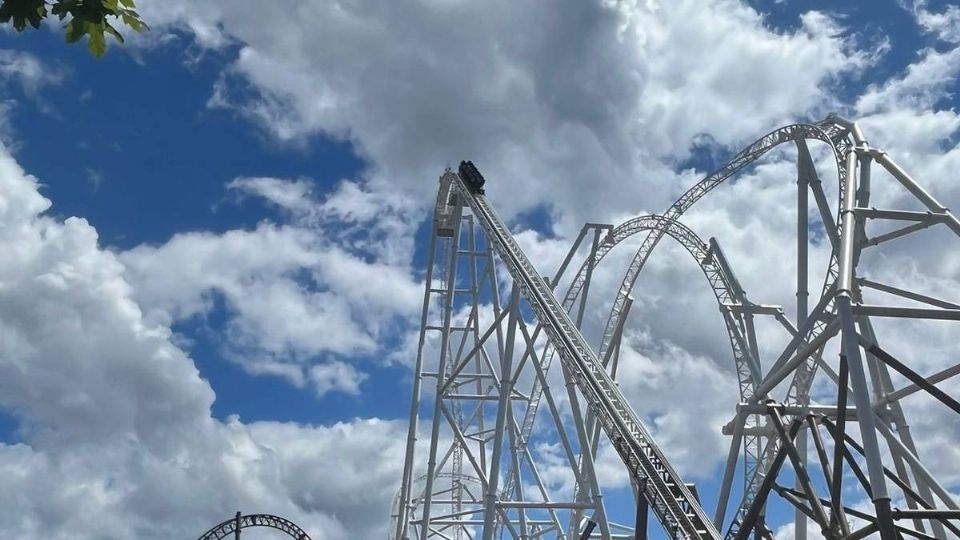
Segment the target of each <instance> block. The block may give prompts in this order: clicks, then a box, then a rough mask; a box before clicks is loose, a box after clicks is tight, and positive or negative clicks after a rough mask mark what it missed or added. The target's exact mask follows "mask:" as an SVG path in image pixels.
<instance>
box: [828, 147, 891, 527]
mask: <svg viewBox="0 0 960 540" xmlns="http://www.w3.org/2000/svg"><path fill="white" fill-rule="evenodd" d="M856 170H857V152H856V151H854V150H851V151H850V152H849V153H848V154H847V185H846V189H845V193H844V196H843V209H842V211H841V231H840V275H839V277H838V280H837V281H838V286H837V296H836V306H837V313H838V315H839V317H840V325H841V340H842V345H841V346H842V350H843V354H844V356H846V357H847V362H848V364H849V367H850V382H851V384H852V386H853V400H854V403H855V404H856V407H857V417H858V419H859V424H860V436H861V437H862V439H863V446H864V455H865V457H866V458H867V473H868V475H869V477H870V489H871V492H872V497H871V498H872V499H873V504H874V507H875V508H876V512H877V524H878V525H879V528H880V537H881V538H882V539H883V540H895V539H896V538H897V535H896V530H895V528H894V524H893V515H892V513H891V508H890V495H889V494H888V493H887V483H886V478H884V475H883V462H882V460H881V456H880V444H879V441H878V440H877V423H876V422H875V421H874V415H873V406H872V403H871V402H870V390H869V388H868V387H867V378H866V374H865V372H864V366H863V357H862V356H861V354H860V342H859V336H858V334H857V328H856V324H855V322H854V319H853V310H852V308H851V300H852V296H853V271H854V267H855V265H856V262H855V259H854V257H855V246H854V243H855V241H856V238H857V225H858V224H857V216H856V213H855V212H854V207H855V206H854V205H855V198H856V189H857V185H856V184H857V182H856V178H857V175H856Z"/></svg>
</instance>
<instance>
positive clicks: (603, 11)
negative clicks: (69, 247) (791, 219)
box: [144, 0, 874, 232]
mask: <svg viewBox="0 0 960 540" xmlns="http://www.w3.org/2000/svg"><path fill="white" fill-rule="evenodd" d="M144 9H145V10H146V13H145V16H146V17H147V18H149V19H150V20H151V21H155V23H156V26H158V27H159V28H163V26H162V25H163V24H169V25H171V26H172V27H174V28H185V29H194V30H196V36H197V40H198V43H200V44H205V45H207V46H217V44H219V43H224V42H231V43H236V44H237V47H238V48H239V52H238V54H237V57H236V60H235V61H234V62H233V63H232V65H231V66H230V67H229V68H228V69H226V70H225V71H224V73H223V76H222V78H221V80H220V82H219V83H218V85H217V87H216V88H215V89H214V92H213V99H212V101H211V104H212V105H214V106H219V107H230V108H232V109H234V110H236V111H238V112H240V113H241V114H243V115H245V116H247V117H249V118H250V119H251V120H252V121H253V122H255V123H256V124H258V125H260V126H261V127H262V128H263V129H265V130H267V131H268V132H269V133H271V134H273V136H274V137H276V138H277V139H279V140H288V141H291V140H301V139H303V138H304V137H309V136H311V135H314V134H323V135H326V136H332V137H337V138H343V139H347V140H349V141H350V142H351V143H353V145H354V148H355V149H356V151H357V152H358V154H359V155H361V156H362V157H363V158H364V159H365V160H366V162H367V164H368V170H367V172H366V174H365V176H366V177H367V179H368V180H369V181H370V182H371V185H372V186H373V189H375V190H378V191H380V192H383V193H396V192H397V191H402V192H403V193H405V194H412V195H413V196H414V197H415V200H417V201H427V200H428V199H429V198H430V192H431V191H432V190H433V189H434V187H433V186H434V184H433V182H432V179H434V178H436V176H437V175H438V173H439V172H440V170H441V168H442V167H443V165H444V164H451V163H456V162H457V161H458V160H459V159H462V158H471V159H473V160H474V161H475V162H477V163H478V165H479V166H480V167H481V169H482V170H483V171H485V172H486V173H487V174H488V177H489V178H490V179H491V189H490V190H489V193H490V194H491V196H492V197H493V198H494V200H495V201H496V203H497V204H498V207H499V208H500V209H501V210H502V211H504V212H505V213H506V214H507V215H508V216H509V215H512V214H514V213H516V212H518V211H520V210H523V209H527V208H533V207H537V206H540V205H546V206H548V207H551V208H554V209H556V211H557V213H558V215H559V217H561V218H564V216H566V218H565V219H562V221H561V225H565V226H566V227H567V228H569V227H579V222H581V221H583V220H584V219H593V220H596V219H599V218H602V217H605V216H607V215H610V214H611V213H612V214H622V213H630V214H632V213H635V212H638V211H640V210H648V211H655V210H658V209H660V208H662V207H663V206H664V205H665V204H666V203H667V202H668V201H669V199H670V196H671V195H672V194H673V192H675V191H676V190H678V189H681V188H682V187H684V186H683V185H678V184H676V175H675V174H674V173H673V172H672V167H671V163H673V162H674V161H675V160H677V159H682V158H683V157H684V156H685V155H686V154H687V152H688V150H689V149H690V147H691V144H692V143H693V142H694V140H695V138H697V137H702V136H703V135H705V134H706V135H709V136H711V137H713V139H714V140H716V141H718V142H719V143H720V144H729V143H732V142H734V141H740V140H742V139H743V138H744V137H750V136H752V135H754V134H756V133H758V132H760V131H762V130H764V129H767V128H768V127H770V126H771V125H774V124H777V123H779V122H781V121H783V120H786V119H788V118H794V117H798V116H808V115H821V114H823V113H824V112H825V111H826V110H828V109H829V108H830V107H831V106H833V105H834V99H833V98H832V97H831V92H830V89H831V88H833V87H834V86H835V84H836V83H837V82H838V81H839V80H840V79H843V78H844V77H850V76H855V75H856V73H857V72H859V70H861V69H862V68H863V67H864V66H865V65H866V64H868V63H870V62H871V61H873V60H874V57H873V56H871V55H869V54H867V53H864V52H862V51H859V50H858V49H857V43H856V42H855V41H854V40H853V39H851V38H849V37H847V36H846V35H845V32H844V31H843V28H842V27H841V26H840V25H839V23H838V22H836V21H834V20H833V19H831V18H830V17H828V16H827V15H824V14H822V13H817V12H810V13H807V14H805V15H804V17H803V19H802V24H801V26H800V28H798V29H797V30H795V31H791V32H776V31H774V30H772V29H770V28H769V27H768V26H767V25H765V24H764V21H763V18H762V16H761V15H760V14H758V13H757V12H756V11H755V10H753V9H752V8H749V7H747V6H744V5H742V4H740V3H738V2H733V1H729V0H716V1H711V2H708V3H703V2H670V3H669V5H667V4H663V5H661V4H659V3H648V2H564V3H562V5H550V6H547V5H543V4H538V3H535V2H533V3H528V2H521V3H516V2H506V3H500V4H498V3H494V4H490V3H485V4H482V5H481V4H472V3H462V2H454V3H440V4H437V3H419V2H400V3H397V2H375V3H372V4H371V3H368V2H346V3H337V4H324V3H309V4H297V5H288V4H269V5H264V4H263V3H261V2H210V3H205V6H204V8H203V9H202V10H187V9H186V8H184V7H183V6H181V5H180V4H178V3H176V2H174V3H172V4H171V5H169V6H167V5H164V6H159V5H158V6H145V7H144ZM468 21H469V22H468ZM467 28H469V30H467ZM197 29H199V30H197ZM213 29H215V31H216V32H219V35H220V36H221V37H222V39H213V40H211V39H210V38H209V35H210V32H211V31H213ZM280 36H282V39H281V38H280ZM796 65H803V66H804V69H802V70H798V69H795V66H796ZM745 88H748V89H749V91H744V89H745ZM613 191H615V192H619V193H620V195H621V196H620V197H616V198H610V197H607V196H606V194H608V193H610V192H613ZM567 232H569V231H567Z"/></svg>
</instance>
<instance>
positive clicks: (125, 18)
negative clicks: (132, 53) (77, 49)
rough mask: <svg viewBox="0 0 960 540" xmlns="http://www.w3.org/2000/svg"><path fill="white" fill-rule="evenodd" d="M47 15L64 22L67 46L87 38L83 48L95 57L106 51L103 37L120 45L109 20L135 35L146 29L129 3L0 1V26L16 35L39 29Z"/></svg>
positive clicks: (116, 0) (130, 0)
mask: <svg viewBox="0 0 960 540" xmlns="http://www.w3.org/2000/svg"><path fill="white" fill-rule="evenodd" d="M50 15H56V16H57V17H59V19H60V20H61V21H63V20H66V21H67V23H66V25H65V26H64V30H65V32H64V33H65V36H66V38H67V43H76V42H77V41H80V39H81V38H83V36H88V40H87V48H88V49H90V52H91V53H93V55H94V56H96V57H98V58H99V57H100V56H103V53H105V52H106V51H107V41H106V34H110V35H112V36H113V37H114V39H116V40H117V41H119V42H120V43H123V36H122V35H121V34H120V32H119V31H117V29H116V28H115V27H114V26H113V25H112V24H111V23H110V21H111V20H112V21H113V22H116V21H117V20H119V21H121V22H122V23H123V24H124V25H126V26H128V27H130V28H131V29H133V30H134V31H135V32H142V31H144V30H149V27H148V26H147V24H146V23H144V22H143V21H142V20H141V19H140V14H139V13H137V12H136V6H135V5H134V1H133V0H0V23H3V24H6V23H12V24H13V28H14V29H15V30H16V31H18V32H22V31H23V30H24V29H26V27H27V25H30V26H32V27H33V28H40V24H41V23H42V22H43V19H45V18H47V17H48V16H50Z"/></svg>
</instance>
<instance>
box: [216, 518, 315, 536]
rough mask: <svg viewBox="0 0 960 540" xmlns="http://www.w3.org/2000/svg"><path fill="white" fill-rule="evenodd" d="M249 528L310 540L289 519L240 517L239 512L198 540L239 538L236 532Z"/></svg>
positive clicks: (304, 532)
mask: <svg viewBox="0 0 960 540" xmlns="http://www.w3.org/2000/svg"><path fill="white" fill-rule="evenodd" d="M250 527H263V528H267V529H275V530H278V531H281V532H283V533H286V535H287V536H289V537H290V538H294V539H295V540H310V535H308V534H307V533H306V531H304V530H303V529H301V528H300V527H299V526H297V524H296V523H294V522H292V521H290V520H289V519H284V518H282V517H280V516H274V515H271V514H247V515H241V514H240V513H239V512H238V513H237V515H236V517H233V518H230V519H228V520H226V521H224V522H223V523H220V524H218V525H216V526H215V527H213V528H211V529H210V530H209V531H207V532H205V533H203V535H201V536H200V538H199V539H198V540H221V539H222V538H228V537H235V538H239V537H240V535H239V532H238V531H240V530H242V529H247V528H250Z"/></svg>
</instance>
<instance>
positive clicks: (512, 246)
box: [447, 172, 721, 540]
mask: <svg viewBox="0 0 960 540" xmlns="http://www.w3.org/2000/svg"><path fill="white" fill-rule="evenodd" d="M447 174H450V175H452V178H450V180H451V182H452V183H453V185H455V186H456V188H457V190H458V191H459V193H460V194H461V195H462V197H463V198H462V200H463V201H465V202H466V204H467V205H468V206H469V207H470V209H471V210H472V211H473V213H474V215H476V217H477V219H478V221H479V223H480V225H481V226H482V227H483V229H484V230H485V231H486V233H487V236H488V238H489V239H490V240H491V241H492V244H493V246H494V249H495V250H496V251H497V253H498V254H499V255H500V258H501V259H502V260H503V262H504V263H505V265H506V267H507V270H508V271H509V272H510V275H511V276H512V277H513V279H514V280H516V282H517V283H518V284H519V285H520V288H521V292H522V294H523V296H524V297H525V298H526V299H527V301H528V302H529V303H530V305H531V307H532V309H533V311H534V313H535V314H536V316H537V318H538V319H539V321H540V323H541V324H542V325H543V327H544V330H545V331H546V333H547V336H548V337H549V339H550V342H551V343H552V344H553V346H554V347H555V348H556V350H557V352H558V353H559V354H560V359H561V362H563V364H564V366H565V367H566V368H567V369H568V371H569V372H570V373H571V374H572V375H573V378H574V380H575V382H576V384H577V387H578V388H579V389H580V391H581V393H582V394H583V395H584V397H585V399H586V400H587V402H588V403H589V407H590V409H591V410H592V411H593V412H594V414H596V416H597V418H598V419H599V421H600V425H601V426H602V427H603V430H604V432H605V433H606V434H607V436H608V438H609V439H610V442H611V443H612V445H613V447H614V448H616V450H617V452H618V454H619V455H620V457H621V459H622V460H623V462H624V464H625V465H626V466H627V469H628V470H629V471H630V473H631V474H632V475H633V476H634V478H635V479H636V481H637V485H639V486H643V489H642V491H643V495H644V497H645V498H646V500H647V501H648V502H649V504H650V508H651V509H652V510H653V512H654V515H655V516H656V517H657V519H658V520H659V521H660V523H661V524H662V525H663V527H664V529H665V530H666V531H667V533H668V534H669V535H670V536H671V537H672V538H678V539H679V538H688V539H694V538H698V539H716V540H719V538H720V537H721V536H720V533H719V532H718V531H717V529H716V528H715V527H714V526H713V523H712V522H711V521H710V519H709V518H708V517H707V515H706V513H705V512H704V510H703V508H702V507H701V506H700V504H699V502H697V500H696V499H695V498H694V496H693V494H692V493H691V492H690V490H689V489H687V487H686V486H685V485H684V483H683V480H682V479H681V478H680V476H679V474H677V472H676V471H675V470H674V469H673V467H672V466H671V465H670V463H669V462H668V461H667V459H666V457H665V456H664V454H663V452H662V451H661V450H660V448H659V447H658V446H657V445H656V443H655V442H654V440H653V437H651V435H650V433H649V432H648V431H647V429H646V428H645V427H644V426H643V424H642V423H641V422H640V419H639V418H638V417H637V416H636V413H634V411H633V409H632V408H631V407H630V405H629V404H628V402H627V400H626V398H625V397H624V396H623V394H622V393H621V392H620V389H619V388H618V387H617V386H616V384H615V383H614V382H613V380H612V379H611V378H610V376H609V375H608V374H607V372H606V370H605V369H604V368H603V365H602V364H601V363H600V361H599V359H598V358H597V356H596V354H595V353H594V352H593V350H592V349H591V348H590V347H589V346H588V345H587V342H586V340H585V339H584V338H583V336H582V335H581V334H580V331H579V330H577V328H576V326H575V325H574V324H573V322H572V321H571V320H570V317H569V315H568V314H567V312H566V310H565V309H563V306H561V304H560V303H559V302H558V301H557V299H556V298H555V297H554V295H553V292H552V290H551V289H550V287H549V285H547V283H546V281H545V280H544V279H543V277H541V276H540V274H539V273H538V272H537V271H536V269H535V268H534V267H533V265H532V264H531V263H530V261H529V259H527V257H526V255H525V254H524V253H523V250H522V249H520V247H519V246H518V245H517V243H516V241H515V240H514V238H513V235H512V234H510V231H509V229H507V227H506V225H505V224H504V223H503V221H502V220H501V219H500V217H499V216H498V215H497V214H496V212H495V211H494V210H493V208H492V207H491V206H490V204H489V203H488V202H487V199H486V196H485V195H483V194H482V193H477V192H474V191H472V190H471V189H470V188H468V186H467V185H466V184H465V183H464V181H463V180H462V179H461V178H460V176H459V175H456V174H455V173H452V172H448V173H447Z"/></svg>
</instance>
